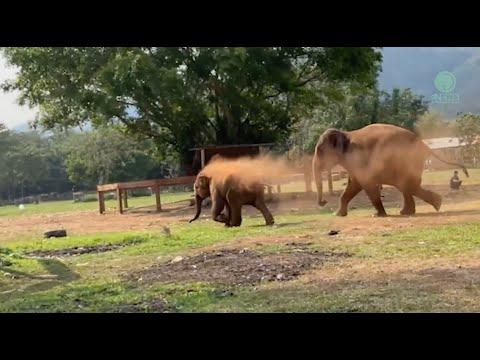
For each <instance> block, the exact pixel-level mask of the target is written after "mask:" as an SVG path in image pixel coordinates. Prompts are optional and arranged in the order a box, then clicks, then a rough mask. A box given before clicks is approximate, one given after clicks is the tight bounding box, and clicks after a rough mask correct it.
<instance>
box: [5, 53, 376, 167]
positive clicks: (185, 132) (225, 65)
mask: <svg viewBox="0 0 480 360" xmlns="http://www.w3.org/2000/svg"><path fill="white" fill-rule="evenodd" d="M3 53H4V55H5V57H6V59H7V61H8V63H9V64H11V65H15V66H18V68H19V73H18V77H17V78H16V79H15V80H13V81H10V82H7V83H5V84H3V88H4V89H5V90H19V91H20V94H21V95H20V101H21V102H22V103H28V104H29V105H38V106H39V107H40V109H41V113H40V117H39V120H38V123H39V124H41V125H42V126H44V127H46V128H55V127H57V126H60V127H71V126H77V125H81V124H84V123H85V122H92V123H93V124H94V125H105V124H111V123H115V124H120V125H121V126H122V127H123V128H124V129H125V130H126V131H127V132H128V133H130V134H133V135H135V136H138V137H140V138H150V139H152V140H154V141H155V143H156V144H157V146H158V147H159V148H160V149H163V150H167V149H174V150H175V151H177V152H178V153H179V154H180V155H181V156H182V157H183V158H188V157H189V156H191V153H189V151H188V149H189V148H191V147H193V146H195V145H204V144H235V143H242V142H270V141H283V140H284V139H286V138H287V137H288V135H289V133H290V130H291V127H292V125H294V124H295V122H296V121H297V120H298V119H299V118H300V117H302V116H304V115H305V114H306V113H308V112H309V111H311V110H312V109H314V108H315V107H316V106H317V105H319V104H321V103H322V102H323V103H324V102H325V101H326V99H331V98H341V96H342V94H341V93H340V92H339V91H338V89H339V84H355V83H358V84H362V85H363V86H364V87H366V88H373V87H374V84H375V81H376V76H377V73H378V70H379V68H380V62H381V53H380V52H379V51H377V49H375V48H335V47H332V48H308V47H296V48H285V47H268V48H244V47H236V48H225V47H222V48H206V47H205V48H198V47H180V48H162V47H158V48H155V47H143V48H140V47H139V48H91V47H89V48H73V47H71V48H4V49H3Z"/></svg>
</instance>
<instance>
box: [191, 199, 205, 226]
mask: <svg viewBox="0 0 480 360" xmlns="http://www.w3.org/2000/svg"><path fill="white" fill-rule="evenodd" d="M202 202H203V199H202V198H201V197H200V196H198V195H195V206H196V208H197V212H196V213H195V216H194V218H193V219H192V220H190V221H189V222H192V221H195V220H197V219H198V217H199V216H200V213H201V212H202Z"/></svg>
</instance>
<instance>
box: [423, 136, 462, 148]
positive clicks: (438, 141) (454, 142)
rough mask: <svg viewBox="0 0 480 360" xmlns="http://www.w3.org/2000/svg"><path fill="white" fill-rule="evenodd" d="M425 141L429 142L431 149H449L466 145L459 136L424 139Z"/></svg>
mask: <svg viewBox="0 0 480 360" xmlns="http://www.w3.org/2000/svg"><path fill="white" fill-rule="evenodd" d="M423 142H424V143H425V144H427V146H428V147H429V148H430V149H448V148H456V147H460V146H465V143H460V139H459V138H458V137H442V138H434V139H424V140H423Z"/></svg>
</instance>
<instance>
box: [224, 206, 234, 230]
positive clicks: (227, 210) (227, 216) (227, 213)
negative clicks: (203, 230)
mask: <svg viewBox="0 0 480 360" xmlns="http://www.w3.org/2000/svg"><path fill="white" fill-rule="evenodd" d="M231 214H232V212H231V210H230V204H229V203H228V201H225V226H228V227H229V226H230V217H231Z"/></svg>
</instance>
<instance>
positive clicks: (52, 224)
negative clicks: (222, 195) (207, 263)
mask: <svg viewBox="0 0 480 360" xmlns="http://www.w3.org/2000/svg"><path fill="white" fill-rule="evenodd" d="M427 188H429V189H431V190H433V191H436V192H438V193H439V194H441V195H442V196H443V204H442V209H441V210H440V211H439V212H436V211H435V210H434V209H433V208H432V207H431V206H430V205H428V204H426V203H424V202H423V201H421V200H418V199H416V203H417V214H416V215H415V216H401V215H399V210H400V208H401V206H402V195H401V193H399V192H398V191H397V190H396V189H394V188H391V187H385V188H384V189H383V191H382V194H383V202H384V205H385V206H386V207H393V209H387V213H388V214H389V217H387V218H375V217H370V216H369V215H365V216H347V217H336V216H332V218H331V220H329V221H330V222H331V227H332V229H333V228H335V229H339V230H341V232H342V233H343V234H356V235H359V234H369V233H378V232H388V231H394V230H396V229H402V228H406V227H415V226H425V225H439V224H449V223H462V222H463V223H464V222H470V221H476V220H478V217H479V215H480V186H479V185H472V186H466V187H464V189H463V190H460V191H455V192H453V191H450V190H449V189H448V187H446V186H427ZM338 196H339V193H336V194H334V195H327V196H326V200H327V201H328V203H327V205H326V208H327V209H329V210H331V211H332V213H333V212H334V211H335V210H336V207H337V204H338ZM268 207H269V208H270V210H271V212H272V214H273V215H274V216H275V215H278V214H282V213H289V214H293V213H295V212H302V213H304V212H311V213H314V212H315V211H316V210H317V209H318V207H317V205H316V202H315V194H312V195H310V196H307V195H305V194H303V195H302V194H289V193H283V194H280V200H279V198H274V199H273V201H270V202H269V203H268ZM359 208H365V209H366V211H371V213H372V214H373V213H374V209H373V207H372V206H371V205H370V202H369V200H368V198H367V197H366V195H365V194H364V192H361V193H360V194H359V195H358V196H357V197H356V198H355V199H354V200H353V201H352V202H351V203H350V209H359ZM396 209H398V210H396ZM193 214H194V208H193V207H192V206H190V205H189V202H188V201H185V202H178V203H174V204H167V205H165V206H164V208H163V211H162V212H160V213H156V212H155V211H153V209H152V208H141V209H132V210H129V211H128V212H127V213H125V214H124V215H119V214H115V213H107V214H104V215H100V214H98V213H97V212H96V211H84V212H71V213H59V214H44V215H31V216H19V217H6V218H0V242H1V240H11V239H16V238H23V237H41V236H42V235H43V233H44V232H46V231H50V230H56V229H65V230H67V233H68V235H83V234H99V233H110V232H121V231H142V230H148V229H161V228H162V227H163V226H165V225H167V224H169V223H172V222H177V221H181V222H187V221H188V220H189V219H190V218H191V217H192V216H193ZM243 214H244V216H261V215H260V213H259V212H258V211H257V210H256V209H254V208H252V207H250V206H246V207H244V209H243ZM209 215H210V210H209V209H208V208H205V209H203V212H202V217H201V218H200V219H199V220H198V221H203V219H205V218H209ZM366 218H368V221H366Z"/></svg>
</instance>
